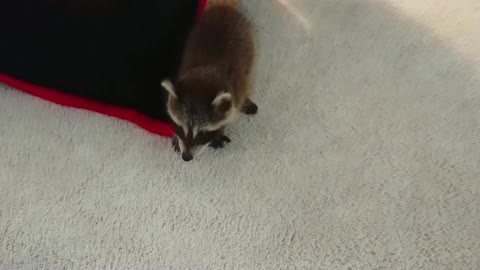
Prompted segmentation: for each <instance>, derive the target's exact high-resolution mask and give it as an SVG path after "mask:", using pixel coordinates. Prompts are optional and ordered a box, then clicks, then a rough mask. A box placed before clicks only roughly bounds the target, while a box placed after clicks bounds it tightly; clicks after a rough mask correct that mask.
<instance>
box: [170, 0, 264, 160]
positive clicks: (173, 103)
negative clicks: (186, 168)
mask: <svg viewBox="0 0 480 270" xmlns="http://www.w3.org/2000/svg"><path fill="white" fill-rule="evenodd" d="M254 54H255V48H254V39H253V32H252V29H251V26H250V23H249V21H248V20H247V19H246V18H245V16H244V15H243V14H241V12H240V11H239V10H238V8H237V5H236V1H234V0H210V1H209V5H208V6H207V8H206V10H205V11H204V13H203V15H202V16H201V18H200V20H199V21H198V23H197V25H196V26H194V28H193V30H192V32H191V34H190V36H189V38H188V40H187V43H186V47H185V51H184V55H183V60H182V63H181V66H180V70H179V72H178V78H177V79H176V80H175V81H174V82H173V83H172V82H170V81H164V82H163V83H162V85H163V86H164V88H165V89H166V90H167V91H168V92H169V98H168V104H167V109H168V112H169V115H170V117H171V118H172V121H173V124H174V128H175V135H176V138H175V139H174V141H173V142H174V146H175V148H176V150H178V151H180V152H181V153H182V157H183V159H184V160H191V159H192V158H193V156H194V155H195V152H197V151H198V148H199V147H203V146H205V145H211V146H213V147H223V146H224V144H225V143H228V142H230V139H229V138H228V137H226V136H225V135H224V134H223V131H224V129H225V126H227V125H228V124H230V123H231V122H233V120H234V119H235V118H236V116H237V114H238V113H239V112H240V111H243V112H244V113H247V114H255V113H256V112H257V106H256V105H255V104H254V103H253V102H252V101H251V100H250V99H249V93H250V76H251V73H252V68H253V62H254Z"/></svg>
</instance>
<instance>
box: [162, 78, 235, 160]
mask: <svg viewBox="0 0 480 270" xmlns="http://www.w3.org/2000/svg"><path fill="white" fill-rule="evenodd" d="M162 86H163V87H164V88H165V90H167V92H168V102H167V111H168V114H169V115H170V118H171V119H172V122H173V127H174V133H175V137H176V140H178V148H179V149H178V150H179V151H180V153H181V155H182V158H183V159H184V160H185V161H190V160H192V159H193V158H194V157H195V156H198V155H199V154H200V153H201V152H202V150H203V149H204V148H205V147H206V146H208V144H209V143H210V142H211V141H212V140H213V137H214V135H215V132H216V131H217V130H219V129H221V128H223V127H224V126H225V125H227V124H228V123H230V122H231V121H232V120H233V119H234V117H235V115H236V110H235V108H234V105H233V100H232V95H231V94H230V93H229V92H226V91H221V90H220V89H225V88H220V87H221V86H220V85H218V84H217V85H216V84H215V83H210V82H207V83H205V82H203V81H192V82H189V81H178V82H177V83H176V85H175V86H174V85H173V84H172V83H171V82H170V81H163V82H162Z"/></svg>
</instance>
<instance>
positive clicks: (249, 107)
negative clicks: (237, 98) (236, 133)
mask: <svg viewBox="0 0 480 270" xmlns="http://www.w3.org/2000/svg"><path fill="white" fill-rule="evenodd" d="M242 112H243V113H245V114H248V115H254V114H257V112H258V106H257V104H255V103H253V101H252V100H250V99H247V100H246V101H245V103H244V104H243V106H242Z"/></svg>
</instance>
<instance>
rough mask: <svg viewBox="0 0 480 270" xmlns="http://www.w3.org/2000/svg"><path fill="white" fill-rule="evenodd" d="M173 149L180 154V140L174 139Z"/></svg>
mask: <svg viewBox="0 0 480 270" xmlns="http://www.w3.org/2000/svg"><path fill="white" fill-rule="evenodd" d="M172 147H173V150H175V152H177V153H180V145H178V138H177V137H176V136H175V137H173V138H172Z"/></svg>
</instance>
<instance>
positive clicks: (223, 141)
mask: <svg viewBox="0 0 480 270" xmlns="http://www.w3.org/2000/svg"><path fill="white" fill-rule="evenodd" d="M231 142H232V140H230V138H228V137H227V136H225V135H222V136H218V137H216V138H214V139H213V140H212V142H210V145H209V146H210V147H212V148H214V149H219V148H224V147H225V146H226V145H227V144H229V143H231Z"/></svg>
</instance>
